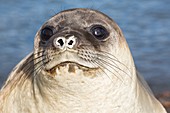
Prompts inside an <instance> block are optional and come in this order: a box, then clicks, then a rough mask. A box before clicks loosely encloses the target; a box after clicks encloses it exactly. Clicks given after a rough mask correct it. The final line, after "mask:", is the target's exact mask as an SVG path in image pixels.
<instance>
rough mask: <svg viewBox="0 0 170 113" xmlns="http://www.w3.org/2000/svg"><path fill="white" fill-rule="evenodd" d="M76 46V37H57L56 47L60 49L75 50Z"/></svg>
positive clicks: (55, 40)
mask: <svg viewBox="0 0 170 113" xmlns="http://www.w3.org/2000/svg"><path fill="white" fill-rule="evenodd" d="M75 44H76V37H75V36H74V35H71V36H67V37H57V38H55V39H54V46H55V47H56V48H59V49H64V48H70V49H71V48H73V47H74V45H75Z"/></svg>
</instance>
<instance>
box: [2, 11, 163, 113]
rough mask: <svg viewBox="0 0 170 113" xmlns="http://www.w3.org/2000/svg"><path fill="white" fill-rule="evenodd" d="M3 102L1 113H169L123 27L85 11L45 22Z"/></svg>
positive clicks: (6, 86)
mask: <svg viewBox="0 0 170 113" xmlns="http://www.w3.org/2000/svg"><path fill="white" fill-rule="evenodd" d="M0 100H1V101H0V112H1V113H11V112H12V113H47V112H48V113H166V111H165V109H164V108H163V107H162V105H161V104H160V102H159V101H158V100H157V99H156V98H155V97H154V96H153V94H152V92H151V91H150V89H149V87H148V85H147V84H146V82H145V81H144V80H143V79H142V78H141V77H140V76H139V73H138V72H137V70H136V68H135V65H134V61H133V58H132V55H131V52H130V50H129V47H128V44H127V43H126V40H125V38H124V36H123V34H122V31H121V30H120V28H119V27H118V25H117V24H116V23H115V22H114V21H113V20H112V19H111V18H109V17H108V16H106V15H105V14H103V13H101V12H99V11H96V10H91V9H81V8H80V9H78V8H77V9H70V10H65V11H62V12H60V13H58V14H56V15H55V16H53V17H52V18H51V19H49V20H48V21H47V22H45V24H44V25H43V26H42V27H41V28H40V29H39V31H38V32H37V34H36V36H35V41H34V51H33V52H32V53H30V54H29V55H28V56H27V57H26V58H24V59H23V60H22V61H21V62H20V63H19V64H18V65H17V66H16V67H15V68H14V69H13V71H12V72H11V73H10V75H9V78H8V79H7V81H6V83H5V84H4V86H3V87H2V89H1V92H0ZM11 108H12V109H11Z"/></svg>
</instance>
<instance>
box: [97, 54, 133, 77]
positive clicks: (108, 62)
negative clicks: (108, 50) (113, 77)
mask: <svg viewBox="0 0 170 113" xmlns="http://www.w3.org/2000/svg"><path fill="white" fill-rule="evenodd" d="M104 58H107V57H104ZM104 58H100V57H98V58H97V59H99V60H101V61H102V62H104V63H105V64H106V65H108V66H110V67H111V68H112V69H114V70H115V71H116V69H118V70H120V71H122V72H123V73H125V74H126V75H128V76H129V77H130V75H129V74H128V73H127V72H126V71H124V70H122V69H121V68H120V67H118V65H117V64H115V65H114V64H112V63H110V61H107V59H104ZM111 62H113V63H114V61H111ZM115 68H116V69H115ZM116 72H117V73H118V71H116Z"/></svg>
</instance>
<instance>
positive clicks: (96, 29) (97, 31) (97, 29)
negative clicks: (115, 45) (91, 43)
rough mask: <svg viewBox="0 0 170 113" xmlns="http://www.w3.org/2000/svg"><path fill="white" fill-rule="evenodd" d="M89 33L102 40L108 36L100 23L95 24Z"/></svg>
mask: <svg viewBox="0 0 170 113" xmlns="http://www.w3.org/2000/svg"><path fill="white" fill-rule="evenodd" d="M91 33H92V34H93V35H94V36H95V37H96V38H97V39H98V40H104V39H105V38H107V36H108V34H109V33H108V31H107V30H106V28H104V27H103V26H100V25H95V26H93V27H92V28H91Z"/></svg>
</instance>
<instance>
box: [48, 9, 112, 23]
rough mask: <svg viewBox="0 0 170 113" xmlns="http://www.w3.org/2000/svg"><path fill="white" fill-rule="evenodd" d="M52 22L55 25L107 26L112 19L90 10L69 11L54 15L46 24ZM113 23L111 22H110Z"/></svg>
mask: <svg viewBox="0 0 170 113" xmlns="http://www.w3.org/2000/svg"><path fill="white" fill-rule="evenodd" d="M50 21H54V22H56V23H57V24H58V23H60V24H66V23H68V24H78V25H81V26H82V25H91V24H95V22H96V24H97V23H102V24H106V25H107V24H108V23H111V21H112V19H111V18H109V17H108V16H106V15H105V14H103V13H102V12H99V11H96V10H92V9H70V10H65V11H62V12H60V13H58V14H56V15H55V16H54V17H53V18H51V19H50V20H49V21H48V22H49V23H50ZM112 22H113V21H112Z"/></svg>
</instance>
